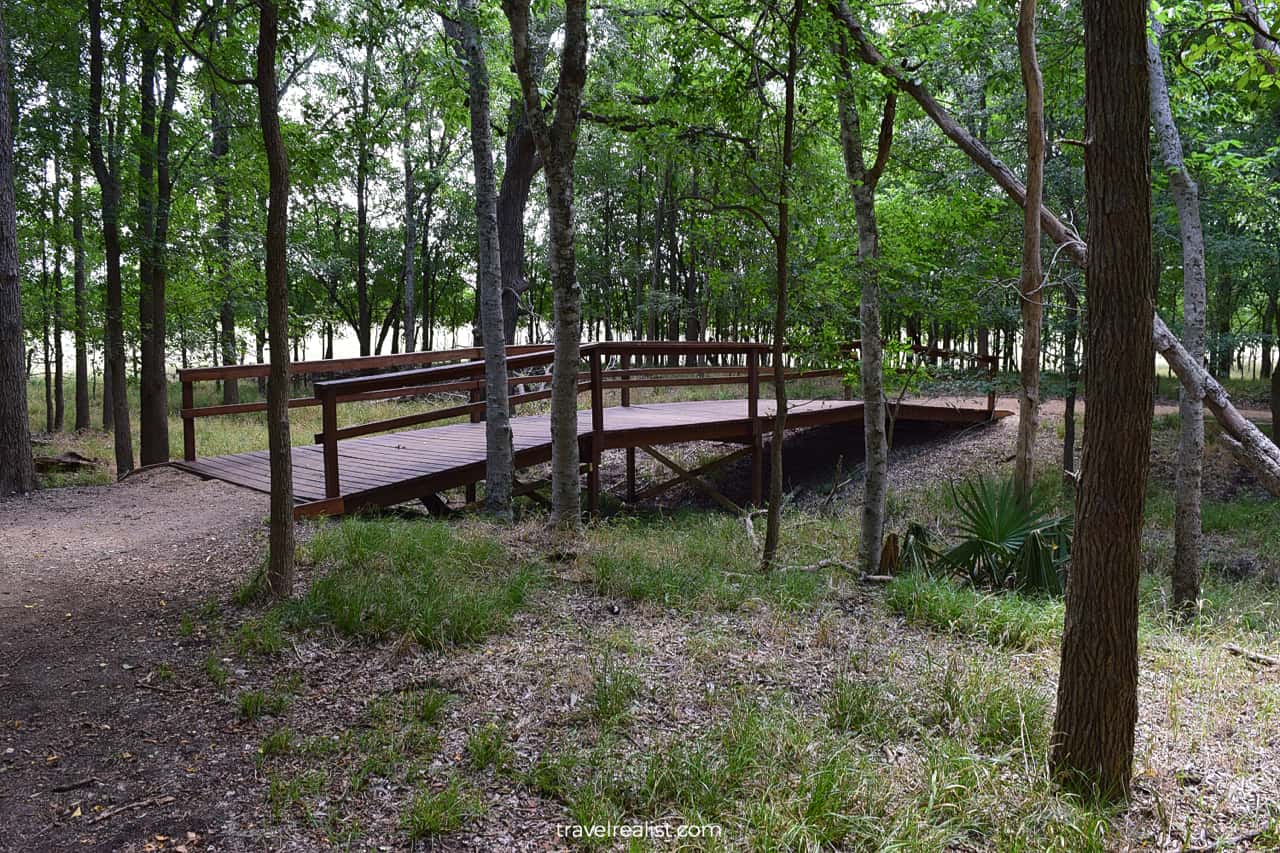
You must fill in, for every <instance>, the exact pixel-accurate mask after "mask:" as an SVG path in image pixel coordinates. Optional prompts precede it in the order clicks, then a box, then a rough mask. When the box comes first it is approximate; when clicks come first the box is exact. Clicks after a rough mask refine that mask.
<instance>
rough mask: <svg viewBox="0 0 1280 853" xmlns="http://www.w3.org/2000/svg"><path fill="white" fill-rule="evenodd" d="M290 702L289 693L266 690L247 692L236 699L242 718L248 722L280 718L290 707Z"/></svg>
mask: <svg viewBox="0 0 1280 853" xmlns="http://www.w3.org/2000/svg"><path fill="white" fill-rule="evenodd" d="M290 701H291V697H290V696H289V694H287V693H281V692H276V691H266V690H245V691H243V692H241V693H240V695H239V696H238V697H237V698H236V703H237V704H238V706H239V708H240V716H241V717H243V718H244V719H246V720H256V719H258V718H259V717H278V716H280V715H281V714H283V713H284V712H285V710H286V709H287V708H288V707H289V703H290Z"/></svg>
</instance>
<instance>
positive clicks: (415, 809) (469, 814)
mask: <svg viewBox="0 0 1280 853" xmlns="http://www.w3.org/2000/svg"><path fill="white" fill-rule="evenodd" d="M483 813H484V802H483V801H482V800H481V799H480V797H479V795H477V794H476V793H475V792H474V791H473V790H472V789H471V788H469V787H468V786H466V785H465V783H463V782H462V781H461V780H459V779H456V778H454V779H451V780H450V781H449V784H447V785H446V786H445V787H444V788H442V789H440V790H438V791H430V790H425V791H419V792H418V793H417V794H416V795H415V796H414V798H413V800H412V801H411V802H410V803H409V807H408V809H407V810H406V811H405V812H404V814H403V815H401V817H400V825H401V827H402V828H403V829H404V830H405V831H406V832H408V834H409V837H410V838H411V839H413V840H414V841H423V840H427V839H431V838H435V837H437V836H441V835H447V834H449V833H450V832H457V831H458V830H459V829H461V828H462V827H463V826H465V825H466V824H467V822H468V821H470V820H473V819H474V818H476V817H479V816H480V815H481V814H483Z"/></svg>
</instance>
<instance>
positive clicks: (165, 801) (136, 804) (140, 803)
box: [89, 795, 177, 823]
mask: <svg viewBox="0 0 1280 853" xmlns="http://www.w3.org/2000/svg"><path fill="white" fill-rule="evenodd" d="M176 799H177V797H172V796H167V795H166V796H163V797H160V796H156V797H147V798H146V799H144V800H134V801H133V802H132V803H125V804H124V805H122V806H116V807H115V808H111V809H107V810H106V811H104V812H99V813H98V814H96V815H94V816H93V817H92V818H90V819H89V823H98V822H99V821H103V820H106V819H107V818H109V817H114V816H115V815H118V814H120V812H127V811H130V810H132V809H141V808H145V807H146V806H167V805H169V803H172V802H173V801H174V800H176Z"/></svg>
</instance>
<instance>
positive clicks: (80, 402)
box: [71, 130, 90, 432]
mask: <svg viewBox="0 0 1280 853" xmlns="http://www.w3.org/2000/svg"><path fill="white" fill-rule="evenodd" d="M77 139H78V140H79V139H80V137H79V130H77ZM80 150H81V148H80V145H79V144H77V145H76V152H77V153H76V157H75V158H74V159H73V161H72V164H71V242H72V243H74V244H75V245H74V249H73V251H74V260H73V264H74V269H75V272H74V279H73V280H74V285H73V286H74V288H75V315H76V316H75V342H76V431H77V432H79V431H80V430H83V429H88V428H89V424H90V416H89V335H88V325H89V308H88V304H87V298H86V297H87V294H86V293H85V258H84V191H83V189H82V187H81V179H80V160H79V152H80Z"/></svg>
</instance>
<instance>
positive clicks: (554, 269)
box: [502, 0, 587, 529]
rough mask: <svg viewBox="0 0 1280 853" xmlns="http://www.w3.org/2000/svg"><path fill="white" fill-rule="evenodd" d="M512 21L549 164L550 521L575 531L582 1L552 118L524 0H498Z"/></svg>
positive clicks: (574, 9)
mask: <svg viewBox="0 0 1280 853" xmlns="http://www.w3.org/2000/svg"><path fill="white" fill-rule="evenodd" d="M502 9H503V12H504V13H505V14H506V16H507V20H508V22H509V23H510V25H511V39H512V48H513V54H514V58H515V66H516V74H517V76H518V77H519V78H520V90H521V94H522V96H523V98H524V108H525V118H526V120H527V121H528V122H529V123H530V126H531V129H532V131H533V135H534V141H535V142H536V143H537V146H538V153H539V155H540V156H541V158H542V163H543V168H544V169H545V170H546V183H547V208H548V210H549V212H550V220H551V221H550V226H551V227H550V237H551V258H550V260H551V263H550V266H551V286H552V297H553V302H554V312H555V320H554V327H555V359H554V365H553V368H552V380H551V523H552V525H553V526H555V527H559V528H567V529H576V528H577V527H578V526H579V525H580V524H581V513H582V506H581V500H580V488H579V487H580V483H579V476H578V458H579V457H578V366H579V362H580V360H581V359H580V350H579V345H580V342H581V335H582V330H581V323H582V291H581V289H580V288H579V286H578V276H577V261H576V258H575V255H574V222H573V173H574V159H575V157H576V155H577V143H578V119H579V114H580V112H581V109H582V87H583V85H584V84H585V82H586V75H587V10H586V2H585V0H566V4H565V22H564V43H563V46H562V48H561V56H560V75H559V84H558V85H557V87H556V96H555V106H554V111H553V115H552V119H551V122H550V123H548V122H547V118H546V116H545V115H544V114H543V112H542V100H541V99H542V96H541V94H540V91H539V88H538V80H537V79H536V77H535V76H534V60H533V51H532V50H531V49H530V45H529V3H528V0H503V3H502Z"/></svg>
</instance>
